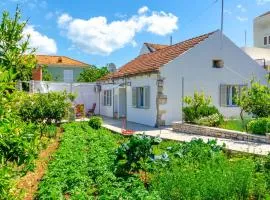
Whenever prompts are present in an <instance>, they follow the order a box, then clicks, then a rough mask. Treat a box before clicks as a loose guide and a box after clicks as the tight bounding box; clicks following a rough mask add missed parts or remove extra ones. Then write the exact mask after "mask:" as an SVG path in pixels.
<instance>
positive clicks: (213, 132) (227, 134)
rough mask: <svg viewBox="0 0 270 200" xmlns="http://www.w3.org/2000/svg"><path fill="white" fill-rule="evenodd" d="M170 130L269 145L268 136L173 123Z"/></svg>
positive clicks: (269, 138) (269, 139)
mask: <svg viewBox="0 0 270 200" xmlns="http://www.w3.org/2000/svg"><path fill="white" fill-rule="evenodd" d="M172 128H173V130H174V131H176V132H182V133H190V134H196V135H203V136H211V137H217V138H227V139H234V140H241V141H249V142H260V143H267V144H270V137H269V135H268V134H267V136H259V135H252V134H248V133H243V132H239V131H232V130H226V129H221V128H214V127H207V126H199V125H193V124H186V123H182V122H174V123H173V124H172Z"/></svg>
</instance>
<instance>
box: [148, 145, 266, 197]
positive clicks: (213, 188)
mask: <svg viewBox="0 0 270 200" xmlns="http://www.w3.org/2000/svg"><path fill="white" fill-rule="evenodd" d="M169 155H170V157H171V162H170V164H169V165H168V166H166V168H161V169H160V171H159V173H156V174H155V175H154V177H153V179H152V187H151V191H156V192H157V193H158V195H159V196H160V197H161V198H162V199H165V200H166V199H213V200H214V199H250V198H252V197H255V199H258V197H259V198H261V199H264V198H266V197H268V198H269V195H267V189H266V185H265V177H264V176H260V178H257V176H259V175H260V173H259V174H256V175H255V173H254V168H255V165H254V163H253V161H252V160H250V159H247V158H240V159H237V160H230V159H227V158H226V156H225V155H224V153H223V151H222V147H220V146H218V145H216V142H215V141H210V142H208V143H204V142H203V141H202V140H194V141H191V142H190V143H184V144H182V145H178V146H174V147H172V148H170V154H169ZM258 191H260V192H258Z"/></svg>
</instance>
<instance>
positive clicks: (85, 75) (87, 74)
mask: <svg viewBox="0 0 270 200" xmlns="http://www.w3.org/2000/svg"><path fill="white" fill-rule="evenodd" d="M108 73H109V71H108V69H107V67H101V68H97V67H96V66H94V65H92V66H90V67H88V68H86V69H84V70H83V72H81V73H80V76H79V78H78V81H79V82H95V81H97V80H98V79H100V78H101V77H103V76H105V75H107V74H108Z"/></svg>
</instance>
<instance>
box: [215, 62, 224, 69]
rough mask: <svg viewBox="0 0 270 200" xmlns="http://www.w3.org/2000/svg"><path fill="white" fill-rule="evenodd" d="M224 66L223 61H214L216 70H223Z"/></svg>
mask: <svg viewBox="0 0 270 200" xmlns="http://www.w3.org/2000/svg"><path fill="white" fill-rule="evenodd" d="M223 66H224V62H223V60H213V67H214V68H222V67H223Z"/></svg>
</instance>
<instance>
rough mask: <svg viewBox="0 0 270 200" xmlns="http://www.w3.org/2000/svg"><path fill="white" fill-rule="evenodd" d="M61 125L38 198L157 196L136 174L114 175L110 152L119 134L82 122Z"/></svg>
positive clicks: (118, 138)
mask: <svg viewBox="0 0 270 200" xmlns="http://www.w3.org/2000/svg"><path fill="white" fill-rule="evenodd" d="M64 129H65V132H64V136H63V139H62V143H61V146H60V148H59V150H58V151H57V153H56V154H55V155H54V159H53V160H52V162H51V163H50V164H49V167H48V171H47V173H46V175H45V177H44V178H43V180H42V181H41V183H40V184H39V190H38V196H37V198H38V199H64V198H65V195H67V196H69V197H70V199H157V198H151V195H150V194H149V193H148V191H147V190H146V189H145V188H144V186H143V184H142V183H141V181H140V180H139V178H138V177H136V176H131V177H129V178H128V179H127V180H124V179H122V178H119V177H117V176H115V174H114V172H113V170H114V160H115V158H116V156H115V153H114V152H115V150H116V148H117V143H119V142H121V141H122V140H123V138H122V137H120V136H118V135H114V134H112V133H111V132H109V131H107V130H104V129H99V130H95V129H92V128H91V127H89V126H88V125H87V124H86V123H81V124H78V123H72V124H66V125H64ZM152 196H153V195H152Z"/></svg>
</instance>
